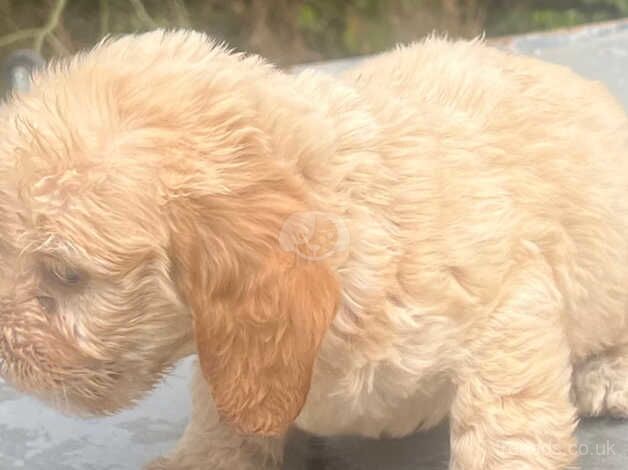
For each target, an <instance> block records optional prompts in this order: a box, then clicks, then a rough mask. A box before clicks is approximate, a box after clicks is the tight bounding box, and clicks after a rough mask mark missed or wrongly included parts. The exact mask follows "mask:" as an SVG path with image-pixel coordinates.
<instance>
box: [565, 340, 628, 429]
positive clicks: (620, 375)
mask: <svg viewBox="0 0 628 470" xmlns="http://www.w3.org/2000/svg"><path fill="white" fill-rule="evenodd" d="M573 398H574V401H575V403H576V405H577V407H578V412H579V413H580V415H581V416H614V417H618V418H628V345H624V346H621V347H618V348H615V349H612V350H610V351H606V352H604V353H602V354H599V355H597V356H594V357H592V358H590V359H588V360H587V361H585V362H583V363H580V364H577V365H576V366H575V367H574V373H573Z"/></svg>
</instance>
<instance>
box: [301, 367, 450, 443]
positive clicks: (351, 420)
mask: <svg viewBox="0 0 628 470" xmlns="http://www.w3.org/2000/svg"><path fill="white" fill-rule="evenodd" d="M452 396H453V387H452V386H451V384H450V382H449V381H448V380H447V379H446V378H444V377H438V376H437V375H431V374H430V375H426V376H424V377H421V378H417V377H416V376H414V374H411V373H408V372H407V371H402V370H401V369H397V368H395V367H394V366H392V365H391V364H380V365H374V366H372V367H368V366H367V367H362V368H360V369H356V370H354V371H351V372H349V373H346V375H335V374H334V375H333V376H327V377H324V379H323V380H319V377H315V380H314V382H313V384H312V387H311V389H310V393H309V395H308V400H307V403H306V405H305V407H304V408H303V410H302V412H301V414H300V415H299V417H298V419H297V421H296V423H297V426H299V427H300V428H301V429H304V430H305V431H309V432H312V433H315V434H320V435H339V434H353V435H361V436H365V437H384V436H387V437H400V436H404V435H408V434H410V433H412V432H414V431H415V430H417V429H419V428H429V427H432V426H434V425H436V424H437V423H438V422H440V421H441V420H442V419H443V418H444V416H445V415H446V414H447V412H448V410H449V407H450V405H451V399H452Z"/></svg>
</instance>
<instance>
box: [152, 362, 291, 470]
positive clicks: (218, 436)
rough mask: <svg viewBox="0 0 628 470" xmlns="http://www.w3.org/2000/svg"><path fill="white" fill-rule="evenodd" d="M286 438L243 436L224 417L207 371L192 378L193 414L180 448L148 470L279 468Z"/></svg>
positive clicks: (153, 464)
mask: <svg viewBox="0 0 628 470" xmlns="http://www.w3.org/2000/svg"><path fill="white" fill-rule="evenodd" d="M282 458H283V438H262V437H250V436H243V435H241V434H238V433H237V432H236V431H234V430H233V429H232V428H231V427H229V426H227V425H226V424H224V423H222V422H221V421H220V418H219V416H218V412H217V411H216V408H215V406H214V402H213V400H212V399H211V394H210V391H209V387H208V385H207V382H206V381H205V379H204V378H203V374H202V373H201V372H200V369H199V367H198V364H197V366H196V367H195V372H194V377H193V379H192V415H191V418H190V422H189V424H188V426H187V428H186V430H185V433H184V434H183V436H182V437H181V439H180V440H179V442H178V444H177V446H176V448H175V449H174V450H173V451H172V452H170V453H169V454H168V455H167V456H165V457H161V458H159V459H157V460H155V461H153V462H151V463H149V464H148V465H147V466H146V467H145V470H278V469H279V468H280V467H281V461H282Z"/></svg>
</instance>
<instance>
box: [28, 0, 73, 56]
mask: <svg viewBox="0 0 628 470" xmlns="http://www.w3.org/2000/svg"><path fill="white" fill-rule="evenodd" d="M67 3H68V2H67V0H57V3H55V6H54V8H53V10H52V12H51V13H50V16H49V17H48V21H47V22H46V24H45V25H44V27H43V28H41V29H39V31H38V32H37V34H36V36H35V42H34V43H33V49H35V50H36V51H37V52H41V48H42V46H43V45H44V41H45V40H46V37H47V36H48V35H49V34H50V33H52V32H53V31H54V30H55V29H56V28H57V27H58V26H59V23H60V22H61V16H62V15H63V10H64V9H65V7H66V5H67Z"/></svg>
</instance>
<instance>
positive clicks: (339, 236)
mask: <svg viewBox="0 0 628 470" xmlns="http://www.w3.org/2000/svg"><path fill="white" fill-rule="evenodd" d="M279 245H280V246H281V248H282V249H283V250H285V251H293V252H295V253H296V254H297V255H298V256H300V257H302V258H305V259H308V260H321V259H325V258H328V257H330V256H332V255H334V254H336V253H339V252H342V251H346V250H347V248H348V246H349V230H348V229H347V226H346V224H345V223H344V222H343V220H342V219H341V218H340V217H338V216H337V215H334V214H328V213H326V212H318V211H307V212H296V213H294V214H292V215H291V216H290V217H288V218H287V219H286V221H285V222H284V224H283V226H282V227H281V231H280V233H279Z"/></svg>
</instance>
